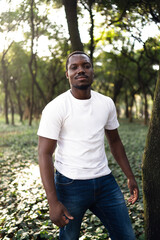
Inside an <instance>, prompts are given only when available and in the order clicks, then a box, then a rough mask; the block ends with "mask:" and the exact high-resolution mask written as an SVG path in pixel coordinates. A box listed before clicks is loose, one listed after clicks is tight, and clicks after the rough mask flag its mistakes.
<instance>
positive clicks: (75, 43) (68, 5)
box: [63, 0, 83, 51]
mask: <svg viewBox="0 0 160 240" xmlns="http://www.w3.org/2000/svg"><path fill="white" fill-rule="evenodd" d="M63 5H64V8H65V13H66V18H67V24H68V31H69V35H70V40H71V45H72V50H73V51H76V50H80V51H83V44H82V42H81V39H80V34H79V30H78V19H77V0H63Z"/></svg>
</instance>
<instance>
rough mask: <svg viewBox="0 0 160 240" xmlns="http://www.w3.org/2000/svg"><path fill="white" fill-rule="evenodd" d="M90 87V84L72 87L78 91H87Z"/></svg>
mask: <svg viewBox="0 0 160 240" xmlns="http://www.w3.org/2000/svg"><path fill="white" fill-rule="evenodd" d="M90 86H91V84H85V85H81V86H78V85H73V87H74V88H77V89H79V90H87V89H88V88H89V87H90Z"/></svg>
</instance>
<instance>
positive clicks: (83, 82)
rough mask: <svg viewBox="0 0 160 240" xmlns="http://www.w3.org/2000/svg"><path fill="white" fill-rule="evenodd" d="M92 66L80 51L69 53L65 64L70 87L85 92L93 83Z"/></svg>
mask: <svg viewBox="0 0 160 240" xmlns="http://www.w3.org/2000/svg"><path fill="white" fill-rule="evenodd" d="M93 75H94V74H93V65H92V61H91V59H90V57H89V56H88V55H87V54H86V53H84V52H81V51H76V52H73V53H71V54H70V55H69V56H68V58H67V62H66V76H67V78H68V79H69V82H70V85H71V87H74V88H77V89H81V90H86V89H87V88H89V87H90V86H91V84H92V82H93Z"/></svg>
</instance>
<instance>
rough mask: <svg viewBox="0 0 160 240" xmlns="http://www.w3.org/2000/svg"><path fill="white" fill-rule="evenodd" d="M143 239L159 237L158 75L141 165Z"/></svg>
mask: <svg viewBox="0 0 160 240" xmlns="http://www.w3.org/2000/svg"><path fill="white" fill-rule="evenodd" d="M142 177H143V198H144V216H145V239H146V240H155V239H159V236H160V74H159V76H158V80H157V86H156V90H155V97H154V103H153V111H152V117H151V121H150V126H149V132H148V136H147V139H146V146H145V151H144V156H143V165H142Z"/></svg>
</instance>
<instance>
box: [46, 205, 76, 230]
mask: <svg viewBox="0 0 160 240" xmlns="http://www.w3.org/2000/svg"><path fill="white" fill-rule="evenodd" d="M49 214H50V219H51V221H52V222H53V223H54V224H56V225H57V226H58V227H64V226H65V225H67V224H68V223H69V220H73V219H74V218H73V217H72V216H71V215H70V214H69V212H68V211H67V209H66V208H65V206H64V205H63V204H62V203H61V202H59V201H57V202H56V203H54V204H50V206H49Z"/></svg>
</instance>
